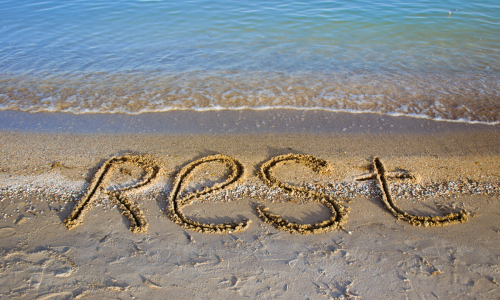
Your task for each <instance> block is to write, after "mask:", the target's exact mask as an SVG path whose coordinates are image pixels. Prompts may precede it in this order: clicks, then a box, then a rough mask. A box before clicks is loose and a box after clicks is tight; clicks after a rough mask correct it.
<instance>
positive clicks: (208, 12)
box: [0, 0, 500, 123]
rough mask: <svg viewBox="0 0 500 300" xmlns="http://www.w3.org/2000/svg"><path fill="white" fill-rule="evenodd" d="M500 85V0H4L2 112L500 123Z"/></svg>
mask: <svg viewBox="0 0 500 300" xmlns="http://www.w3.org/2000/svg"><path fill="white" fill-rule="evenodd" d="M450 12H451V13H450ZM499 82H500V3H499V2H498V1H491V0H490V1H476V2H473V3H472V2H469V1H442V2H438V3H436V2H435V1H416V2H412V3H404V2H400V1H303V2H293V1H185V2H171V1H63V0H57V1H51V0H49V1H6V0H1V1H0V109H17V110H23V111H68V112H73V113H87V112H100V113H110V112H124V113H131V114H136V113H142V112H152V111H167V110H172V109H199V110H207V109H222V108H230V109H240V108H245V107H248V108H253V109H269V108H279V107H288V108H297V109H326V110H334V111H352V112H379V113H385V114H396V115H397V114H402V115H412V116H419V117H427V118H434V119H446V120H459V121H466V122H486V123H498V122H500V94H499V92H500V83H499Z"/></svg>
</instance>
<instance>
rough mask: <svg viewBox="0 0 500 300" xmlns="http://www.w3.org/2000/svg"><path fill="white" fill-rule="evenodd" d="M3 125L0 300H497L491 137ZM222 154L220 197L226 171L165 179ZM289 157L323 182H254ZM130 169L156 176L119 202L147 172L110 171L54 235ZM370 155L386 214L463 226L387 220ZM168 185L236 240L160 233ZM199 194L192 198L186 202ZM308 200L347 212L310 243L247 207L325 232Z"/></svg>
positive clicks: (207, 169) (230, 122) (408, 125)
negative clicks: (131, 211) (380, 170)
mask: <svg viewBox="0 0 500 300" xmlns="http://www.w3.org/2000/svg"><path fill="white" fill-rule="evenodd" d="M0 113H1V114H2V118H1V126H2V127H1V129H2V131H1V132H0V136H1V140H2V147H1V148H0V152H1V157H2V159H1V161H0V189H1V190H0V201H1V202H0V217H1V218H2V219H3V220H2V221H0V238H1V241H2V242H1V244H0V250H1V259H0V263H1V269H0V285H1V286H2V289H1V292H0V293H1V294H2V295H3V297H5V298H7V299H11V298H12V299H16V298H23V297H24V298H28V299H30V298H41V299H70V298H78V297H80V298H89V299H90V298H96V297H100V298H103V299H107V298H120V299H133V298H134V297H135V298H136V299H143V298H147V297H150V298H153V299H160V298H165V297H169V298H180V299H184V298H199V299H203V298H229V297H232V298H237V299H239V298H244V297H251V298H256V297H263V298H271V297H291V298H301V299H306V298H309V299H330V298H341V299H342V298H345V299H356V298H357V299H388V298H390V299H419V298H425V299H433V298H437V299H469V298H477V299H493V298H498V297H499V296H500V290H499V289H498V288H499V286H498V282H499V281H500V275H499V273H498V272H499V269H498V265H499V257H500V250H498V249H500V247H499V246H500V234H499V232H500V223H499V222H498V215H499V214H500V208H499V206H498V202H499V200H500V127H498V125H495V126H491V125H481V124H463V123H452V122H439V121H431V120H427V119H412V118H404V117H390V116H382V115H377V114H336V113H328V112H320V111H319V112H313V111H311V112H300V111H262V112H254V111H224V112H207V113H200V112H197V113H193V112H185V111H181V112H172V113H165V114H148V115H138V116H127V115H78V116H73V115H67V114H26V113H20V112H13V111H4V112H0ZM217 114H218V115H219V116H218V117H217ZM176 119H177V120H176ZM38 124H40V125H38ZM174 124H175V125H174ZM287 124H288V125H287ZM318 126H319V127H318ZM219 154H223V155H225V156H227V157H228V158H231V159H234V160H235V161H236V162H237V163H239V164H241V166H242V167H241V177H238V178H236V179H237V180H235V181H234V182H231V184H229V185H228V186H227V187H226V186H223V183H224V182H226V181H228V179H230V178H231V176H232V175H231V174H232V172H233V171H231V167H230V163H228V162H224V161H217V160H213V161H210V162H206V163H202V164H200V165H198V166H197V167H196V168H194V169H192V170H191V171H190V172H185V174H186V176H185V178H184V179H179V174H182V172H183V170H184V171H185V170H187V168H189V166H190V164H191V163H192V162H194V161H195V160H198V159H203V158H204V157H210V156H212V157H213V156H215V155H219ZM287 154H292V157H298V156H299V155H304V156H312V157H315V158H318V159H320V160H324V162H325V163H326V164H325V166H326V167H325V169H324V172H323V171H321V172H315V167H314V165H313V164H304V163H301V162H300V161H294V160H290V161H282V162H278V163H276V164H272V166H273V169H272V170H271V171H270V173H269V174H271V175H269V176H272V178H275V179H277V181H279V182H281V183H284V185H279V184H274V185H273V184H272V180H271V184H270V183H269V182H267V181H266V180H265V178H263V176H262V175H259V173H261V171H262V168H263V167H265V166H266V165H267V164H266V163H269V162H270V161H271V162H272V159H273V158H276V157H277V156H280V155H287ZM137 155H146V156H147V157H148V159H150V160H151V161H153V162H154V164H156V165H157V166H158V168H159V171H158V173H155V175H154V177H155V178H154V180H151V181H150V182H149V181H148V182H147V184H145V186H143V187H141V189H137V190H134V189H131V190H127V187H130V186H133V185H136V184H138V183H141V182H143V179H144V178H145V177H147V176H152V175H151V174H152V173H147V172H146V173H145V172H144V171H143V170H142V169H141V167H140V166H138V165H136V164H134V162H124V164H123V165H119V166H118V165H117V166H116V168H111V169H110V171H109V172H108V173H107V175H105V176H104V177H105V178H104V177H103V178H104V179H105V180H104V179H103V183H102V184H101V186H100V187H99V188H97V189H96V192H95V195H94V196H92V201H91V204H90V205H89V206H88V208H89V210H88V211H87V213H86V214H85V215H84V216H83V218H82V222H81V223H79V224H77V226H74V228H73V229H71V230H69V229H68V228H67V227H66V225H65V222H64V221H65V220H66V219H67V218H68V217H69V216H70V213H71V211H72V210H74V209H75V207H76V206H77V204H78V203H81V201H82V199H85V196H86V195H87V194H88V193H89V189H90V188H91V187H92V183H93V182H95V180H96V179H95V178H96V175H97V176H98V174H100V173H99V172H100V169H101V167H102V166H103V165H104V164H105V163H106V161H108V160H110V159H111V158H112V157H122V156H128V157H136V156H137ZM289 157H290V156H289ZM374 157H378V158H379V159H380V161H381V162H382V163H383V166H384V169H385V170H386V174H385V175H384V176H386V180H387V185H388V192H389V193H390V195H391V197H392V200H393V201H394V202H395V204H397V207H398V209H400V210H402V211H404V212H406V213H408V214H411V215H416V216H440V217H443V216H446V214H447V213H459V212H461V211H464V212H466V213H467V214H468V218H467V220H463V222H458V223H457V224H450V225H447V226H429V227H425V226H413V225H412V224H410V223H409V222H407V221H406V220H405V219H404V218H402V219H398V218H396V217H395V216H394V215H393V212H391V211H390V210H388V208H387V205H384V202H383V199H384V196H383V193H382V190H381V187H380V184H379V181H377V178H376V176H374V174H375V175H376V173H377V168H376V167H374ZM127 163H128V164H127ZM238 172H239V171H238ZM188 173H189V174H188ZM148 174H149V175H148ZM106 176H108V177H106ZM264 177H265V176H264ZM269 178H270V177H269ZM176 186H179V193H178V198H176V199H179V203H180V209H181V214H182V215H183V216H184V217H185V219H186V220H191V221H193V222H195V223H197V224H206V225H207V226H208V228H216V227H217V226H219V225H221V224H223V223H227V224H233V222H234V221H235V223H234V224H236V225H235V226H234V227H231V229H230V230H222V231H221V232H215V233H206V232H208V231H209V230H208V231H205V233H202V232H197V230H196V228H190V227H189V226H183V224H184V223H182V222H181V223H180V224H179V222H174V221H176V218H175V217H173V215H172V205H173V202H172V201H171V200H172V198H173V195H172V194H173V193H172V191H173V190H174V187H176ZM219 187H220V188H219ZM287 187H291V189H288V190H287ZM206 188H213V189H212V190H211V191H208V192H207V189H206ZM301 191H302V192H301ZM205 192H206V193H205ZM113 193H115V194H113ZM116 193H118V194H119V195H118V194H116ZM195 193H199V194H203V193H204V195H200V197H192V198H189V197H190V195H193V194H195ZM115 195H116V197H115ZM176 195H177V194H176ZM113 197H115V198H116V199H118V200H116V199H115V200H114V199H113ZM120 197H121V198H120ZM176 197H177V196H176ZM122 198H124V199H126V200H127V201H128V202H127V203H133V204H134V205H137V207H138V209H140V211H141V213H142V215H143V216H144V218H145V220H146V221H147V222H148V226H147V228H146V230H144V231H146V232H143V233H134V232H132V231H133V228H134V227H133V226H132V224H131V221H130V218H129V217H128V216H127V215H126V214H125V215H120V214H121V213H122V212H123V211H126V210H127V208H126V207H125V208H124V207H121V206H120V203H123V202H120V201H122V200H119V199H122ZM174 198H175V197H174ZM182 199H189V201H188V202H186V203H182ZM322 199H328V201H333V202H334V203H337V204H338V205H339V206H342V207H344V208H345V209H346V212H347V213H346V219H345V222H342V224H339V225H340V226H334V227H331V228H330V227H329V228H328V230H324V231H325V232H323V231H321V230H320V233H318V231H317V232H309V233H310V234H307V235H304V234H300V233H301V232H297V233H298V234H292V233H290V232H292V231H290V230H288V231H287V230H280V229H284V228H283V227H280V226H274V225H275V224H274V223H272V222H267V221H266V220H265V218H262V214H259V209H258V208H259V207H262V206H263V207H265V208H267V209H269V212H270V213H272V214H274V215H280V216H281V218H282V219H284V220H287V222H289V224H291V223H293V222H296V223H298V224H302V225H304V224H305V225H307V224H315V223H321V222H323V221H325V220H329V219H330V218H332V216H333V214H332V210H331V209H329V208H328V205H325V201H323V200H322ZM174 200H175V199H174ZM333 202H332V203H333ZM333 211H335V210H333ZM333 217H334V216H333ZM268 219H269V218H268ZM181 220H182V218H181ZM245 220H248V222H247V225H248V226H242V227H241V228H239V230H234V229H236V226H237V224H241V223H242V222H244V221H245ZM334 221H335V220H334ZM337 221H338V220H337ZM422 224H423V223H422ZM212 225H213V226H214V227H211V226H212ZM195 227H196V226H195ZM285 227H286V226H285ZM306 227H307V226H306ZM228 228H229V227H228ZM297 228H302V227H300V226H299V227H297ZM215 231H216V230H215ZM237 231H239V232H237ZM217 233H220V234H217Z"/></svg>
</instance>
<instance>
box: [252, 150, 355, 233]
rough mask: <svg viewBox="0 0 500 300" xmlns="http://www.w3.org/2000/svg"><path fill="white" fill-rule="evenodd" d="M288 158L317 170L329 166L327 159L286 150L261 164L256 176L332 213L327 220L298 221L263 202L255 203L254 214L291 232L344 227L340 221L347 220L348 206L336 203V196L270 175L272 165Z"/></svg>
mask: <svg viewBox="0 0 500 300" xmlns="http://www.w3.org/2000/svg"><path fill="white" fill-rule="evenodd" d="M287 161H291V162H295V163H298V164H303V165H305V166H307V167H309V168H311V169H312V170H313V171H314V172H316V173H318V174H326V173H328V171H329V168H330V166H329V165H328V162H327V161H325V160H323V159H320V158H317V157H314V156H311V155H301V154H286V155H280V156H276V157H273V158H272V159H270V160H269V161H267V162H265V163H264V164H262V167H261V168H260V170H259V177H260V178H261V179H262V181H264V183H265V184H266V185H268V186H269V187H273V186H276V187H278V188H281V189H283V190H284V191H286V192H287V193H291V194H296V195H301V196H304V197H308V198H312V199H314V200H316V201H318V202H320V203H321V204H323V205H325V206H326V207H327V208H328V209H329V210H330V212H331V214H332V217H331V218H330V219H328V220H325V221H321V222H318V223H315V224H298V223H296V222H289V221H288V220H285V219H284V218H282V217H281V216H279V215H276V214H272V213H270V212H269V209H268V208H266V207H264V206H263V205H259V206H258V207H257V214H258V215H259V217H260V218H261V219H262V220H263V221H264V222H265V223H267V224H269V225H272V226H274V227H276V228H277V229H278V230H283V231H288V232H290V233H300V234H311V233H322V232H328V231H332V230H335V229H343V225H344V224H345V223H346V222H347V213H348V209H347V208H345V207H343V206H342V205H341V204H339V203H337V202H336V201H335V199H333V198H331V197H330V196H327V195H325V194H323V193H320V192H317V191H314V190H311V189H307V188H303V187H297V186H293V185H290V184H287V183H284V182H282V181H279V180H278V179H276V177H274V176H273V175H272V169H273V168H274V167H275V166H276V165H277V164H279V163H283V162H287Z"/></svg>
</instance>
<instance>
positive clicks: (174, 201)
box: [169, 154, 251, 234]
mask: <svg viewBox="0 0 500 300" xmlns="http://www.w3.org/2000/svg"><path fill="white" fill-rule="evenodd" d="M209 162H220V163H224V164H226V165H227V166H228V167H229V168H230V170H231V174H230V175H229V176H228V178H227V179H226V180H225V181H224V182H221V183H217V184H215V185H213V186H212V187H209V188H205V189H203V190H202V191H199V192H193V193H189V194H187V195H186V196H184V197H183V198H179V196H180V191H181V187H182V185H183V183H184V184H185V183H186V181H187V179H188V177H189V175H190V174H191V173H192V172H193V171H194V170H195V169H196V168H198V167H199V166H201V165H202V164H205V163H209ZM243 173H244V168H243V165H242V164H241V163H240V162H239V161H238V160H236V159H234V158H232V157H229V156H226V155H222V154H217V155H211V156H207V157H203V158H200V159H197V160H195V161H193V162H192V163H190V164H188V165H187V166H185V167H184V168H182V169H181V170H180V171H179V173H178V174H177V176H176V179H175V182H174V185H173V189H172V194H171V197H170V207H169V215H170V218H171V219H172V221H173V222H174V223H176V224H178V225H180V226H181V227H183V228H186V229H189V230H193V231H197V232H203V233H218V234H222V233H234V232H239V231H243V230H246V229H247V228H248V226H249V225H250V222H251V221H250V220H247V219H244V220H243V221H242V222H240V223H237V222H236V221H234V222H226V223H223V224H217V225H216V224H203V223H200V222H196V221H193V220H191V219H189V218H187V217H186V216H185V215H184V213H183V212H182V207H184V206H186V205H189V204H191V203H193V202H194V201H195V200H196V199H198V198H200V197H202V196H206V195H208V194H213V193H215V192H217V191H218V190H221V189H226V188H231V187H233V186H234V185H235V184H236V183H238V182H240V181H241V180H242V179H243Z"/></svg>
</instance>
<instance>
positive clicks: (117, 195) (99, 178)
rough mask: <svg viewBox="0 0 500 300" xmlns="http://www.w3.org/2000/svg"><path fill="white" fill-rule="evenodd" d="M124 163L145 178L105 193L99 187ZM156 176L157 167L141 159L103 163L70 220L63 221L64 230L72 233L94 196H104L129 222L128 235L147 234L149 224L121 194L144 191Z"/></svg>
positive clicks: (112, 160)
mask: <svg viewBox="0 0 500 300" xmlns="http://www.w3.org/2000/svg"><path fill="white" fill-rule="evenodd" d="M125 163H130V164H133V165H136V166H138V167H140V168H142V169H143V170H144V171H145V172H146V174H145V175H144V176H143V178H142V180H140V181H139V182H137V183H135V184H133V185H129V186H126V187H123V188H120V189H116V190H113V191H107V190H106V189H105V188H104V187H103V186H104V185H105V184H107V183H109V179H110V177H111V175H112V174H113V172H112V171H115V170H117V169H118V168H119V166H120V165H123V164H125ZM158 172H159V167H158V166H157V164H156V163H155V162H154V161H153V160H151V159H149V158H147V157H145V156H141V155H134V156H121V157H113V158H111V159H110V160H108V161H107V162H105V163H104V164H103V165H102V167H101V168H100V169H99V171H97V173H96V174H95V176H94V178H93V179H92V182H91V183H90V186H89V188H88V190H87V193H86V194H85V196H84V197H83V198H82V199H81V200H80V202H79V203H78V204H77V205H76V206H75V207H74V208H73V211H72V212H71V214H70V216H69V217H68V218H67V219H66V220H64V223H65V224H66V226H67V227H68V229H73V228H75V227H76V226H78V225H80V224H81V223H83V217H84V216H85V214H86V213H87V212H88V211H89V210H90V209H91V207H92V203H93V202H94V200H95V198H96V197H97V195H98V193H104V194H107V195H109V196H110V198H111V199H112V200H113V201H114V202H115V203H116V204H117V206H118V207H119V209H120V210H121V211H122V214H123V215H124V216H125V217H127V219H128V220H129V221H130V230H131V231H132V232H136V233H138V232H146V231H147V230H148V226H149V223H148V222H147V220H146V218H145V217H144V214H143V212H142V211H141V210H140V208H139V206H138V205H136V204H134V203H132V202H131V201H129V200H127V199H126V198H125V196H124V195H123V193H124V192H129V191H132V190H135V189H138V188H143V187H146V186H147V185H149V184H151V183H152V180H153V179H154V178H156V177H157V175H158Z"/></svg>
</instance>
